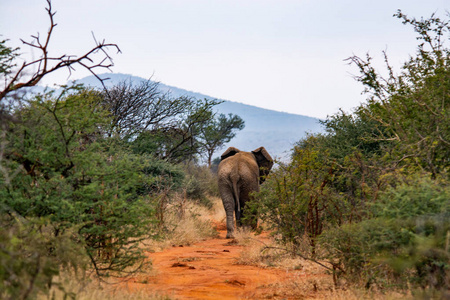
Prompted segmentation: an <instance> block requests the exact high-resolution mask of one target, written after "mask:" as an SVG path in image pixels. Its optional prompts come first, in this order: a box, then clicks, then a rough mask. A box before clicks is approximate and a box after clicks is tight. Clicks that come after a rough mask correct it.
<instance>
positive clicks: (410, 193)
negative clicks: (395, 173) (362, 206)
mask: <svg viewBox="0 0 450 300" xmlns="http://www.w3.org/2000/svg"><path fill="white" fill-rule="evenodd" d="M428 178H429V177H424V178H418V177H416V178H412V179H409V180H407V182H405V183H402V184H398V185H397V186H396V187H391V188H389V189H388V190H387V191H386V192H384V193H382V194H381V195H380V200H379V202H377V203H376V204H373V205H372V206H371V210H372V214H373V215H374V217H375V218H373V219H369V220H364V221H362V222H358V223H353V224H347V225H344V226H340V227H338V228H334V229H329V230H327V231H325V232H324V233H323V234H322V235H321V237H320V244H321V248H322V249H323V250H324V251H325V253H326V254H325V257H326V258H327V259H329V260H331V261H333V262H334V263H337V264H340V265H341V266H342V270H344V272H345V273H346V275H347V276H348V277H350V278H353V279H357V280H361V281H362V282H363V283H364V284H365V285H366V286H370V285H371V284H378V285H381V286H388V285H390V284H393V283H396V284H398V285H399V286H400V287H406V286H407V284H411V285H412V286H415V287H421V288H429V289H431V290H445V289H447V288H448V287H449V272H450V263H449V262H450V254H449V251H448V239H449V236H450V234H449V232H450V209H449V208H450V207H449V199H450V190H449V187H448V186H447V185H443V184H442V183H441V182H437V181H432V180H430V179H428Z"/></svg>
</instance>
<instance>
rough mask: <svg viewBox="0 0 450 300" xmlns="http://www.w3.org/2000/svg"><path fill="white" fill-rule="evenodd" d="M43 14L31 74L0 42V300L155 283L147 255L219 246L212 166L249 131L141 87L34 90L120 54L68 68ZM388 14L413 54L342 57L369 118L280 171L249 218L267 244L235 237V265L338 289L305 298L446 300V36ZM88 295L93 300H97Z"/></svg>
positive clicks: (340, 119) (191, 102)
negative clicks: (301, 273) (299, 271)
mask: <svg viewBox="0 0 450 300" xmlns="http://www.w3.org/2000/svg"><path fill="white" fill-rule="evenodd" d="M47 4H48V7H47V12H48V16H49V19H50V24H51V25H50V30H49V31H48V35H47V36H46V41H40V40H39V36H37V37H34V40H33V41H31V42H24V45H25V46H30V47H32V48H35V50H36V51H38V52H39V53H42V55H41V56H40V57H39V58H38V59H37V60H34V61H31V62H29V63H27V62H25V63H22V62H20V61H19V59H20V53H19V49H14V48H11V47H9V46H8V40H0V79H1V82H2V86H1V87H0V89H1V91H0V228H1V231H0V298H2V299H3V298H5V299H33V298H36V297H44V298H45V297H50V298H51V297H56V298H63V297H72V298H75V297H76V295H77V294H80V295H81V294H83V293H84V292H85V291H86V286H88V285H89V284H92V282H95V283H96V284H97V283H98V282H113V281H114V280H115V279H118V280H122V279H123V278H126V277H127V276H133V275H134V274H136V273H137V272H140V271H144V272H151V262H150V261H148V260H147V259H146V258H147V256H146V253H145V252H146V251H158V250H161V249H164V248H165V247H170V246H172V245H189V244H192V243H195V242H198V241H201V240H202V239H205V238H212V237H215V236H216V235H217V231H216V229H215V228H216V226H217V225H218V224H220V223H221V222H223V211H222V208H221V207H220V201H219V200H218V199H217V196H218V195H217V194H218V192H217V186H216V179H215V177H214V173H213V172H211V169H213V168H214V165H213V164H214V162H213V155H214V154H215V153H216V151H218V150H220V149H221V147H222V146H223V145H224V144H225V143H227V142H229V141H230V140H231V139H232V138H233V137H234V136H235V134H236V133H237V132H238V131H239V130H241V129H242V128H243V127H244V122H243V120H242V119H241V118H240V117H239V116H236V115H228V116H226V115H222V114H220V115H217V114H215V112H214V111H215V110H214V107H215V106H216V105H217V104H219V103H220V102H219V101H215V100H206V99H205V100H200V99H193V98H188V97H179V98H172V97H171V96H170V95H169V94H164V93H161V92H160V91H159V89H158V84H157V83H155V82H152V81H150V80H149V81H146V82H142V83H138V84H133V83H129V82H122V83H119V84H117V85H115V86H112V87H106V86H104V89H102V90H93V89H90V88H87V87H84V86H80V85H68V86H61V87H59V88H58V89H56V90H48V91H45V92H42V93H39V94H33V93H31V92H29V90H27V89H26V88H27V87H33V86H36V85H37V84H38V83H39V81H40V80H41V79H42V78H43V77H45V76H46V75H47V74H49V73H52V72H57V71H59V70H61V69H64V68H69V69H70V70H72V69H73V67H74V66H78V67H82V68H86V69H88V70H89V71H91V72H92V73H93V74H94V75H95V71H96V70H98V69H102V68H103V69H104V68H110V67H111V66H112V58H111V57H110V55H109V54H108V51H111V50H119V48H118V47H117V45H115V44H107V43H104V42H103V43H98V44H97V45H96V46H95V47H94V48H93V49H91V50H90V51H87V52H86V54H85V55H84V56H80V58H78V59H73V57H74V56H72V55H62V56H58V57H53V58H52V57H48V56H47V54H48V51H47V50H48V47H49V40H50V38H51V35H52V31H53V29H54V20H53V18H54V16H55V14H54V13H53V11H52V8H51V2H50V1H47ZM395 16H396V17H398V18H399V19H400V20H402V22H403V23H404V24H406V25H408V26H411V27H412V29H413V30H415V32H417V35H418V41H419V45H418V47H417V51H416V54H415V56H412V57H410V58H409V59H408V60H407V61H406V62H405V63H404V64H403V66H402V68H401V71H400V72H399V73H398V74H397V73H396V71H395V70H394V68H393V67H391V65H390V64H389V60H388V56H387V54H386V53H384V58H385V62H386V72H379V71H378V70H376V69H375V68H374V67H373V64H372V58H371V57H369V56H367V57H365V58H360V57H358V56H354V57H350V58H349V62H350V63H351V64H352V65H354V66H356V67H357V68H358V70H359V72H360V73H359V75H358V76H356V79H357V80H358V81H360V82H361V83H362V85H363V86H364V88H365V92H366V93H367V95H368V99H367V102H366V103H364V104H361V105H360V106H359V107H357V108H356V109H355V111H354V112H352V113H346V112H343V111H340V112H338V113H336V114H335V115H332V116H330V117H328V118H327V119H326V120H324V121H323V122H322V124H323V126H324V128H325V133H324V134H317V135H310V136H308V137H307V138H305V139H304V140H301V141H299V142H298V143H297V144H296V145H295V147H294V149H293V150H292V154H291V160H290V161H289V162H284V163H283V162H278V167H277V168H275V170H274V171H273V172H272V173H271V174H270V175H269V176H268V178H267V180H266V182H265V184H264V185H262V189H261V192H260V193H259V194H258V195H255V196H256V198H258V201H257V202H256V201H255V202H254V203H253V204H252V207H253V209H254V210H255V211H257V212H258V215H259V219H260V220H261V222H262V224H263V225H262V227H261V228H263V227H264V228H265V229H268V230H269V231H270V232H271V233H272V234H273V239H274V242H273V243H272V244H270V245H261V244H260V243H256V242H254V241H253V242H252V239H251V238H249V235H250V234H249V233H246V232H241V233H240V234H241V235H239V234H238V236H237V242H238V243H241V244H243V245H246V246H247V247H248V249H249V251H246V252H245V253H243V256H242V257H241V258H240V259H239V260H238V261H237V263H240V264H252V265H259V266H262V267H282V268H292V269H295V268H309V269H310V270H312V271H311V272H315V271H314V270H319V269H320V270H324V269H325V270H327V272H329V274H330V275H331V276H330V280H328V281H326V282H323V283H321V282H312V283H311V285H310V288H312V289H314V290H317V289H319V290H320V289H330V291H336V290H341V291H342V293H343V295H344V296H343V297H346V298H348V297H347V296H345V295H347V294H346V293H347V292H346V291H348V290H349V289H355V290H358V291H364V293H371V292H374V293H377V295H380V294H381V295H383V294H384V293H391V292H395V293H400V295H406V294H408V295H412V296H417V297H436V298H439V297H442V298H443V297H446V296H448V295H449V294H448V293H449V289H450V283H449V278H450V276H449V275H450V249H449V247H450V185H449V179H450V178H449V173H448V172H449V167H450V160H449V157H450V127H449V126H450V118H449V116H450V115H449V114H450V113H449V111H450V48H448V45H447V43H448V40H449V37H450V26H449V25H448V21H446V20H442V19H439V18H437V17H436V16H434V15H433V16H431V17H430V18H428V19H421V20H417V19H411V18H409V17H408V16H406V15H404V14H403V13H402V12H400V11H399V12H398V13H397V14H396V15H395ZM94 54H95V55H100V56H101V57H100V58H98V57H97V56H94ZM35 66H36V68H34V67H35ZM32 70H34V71H32ZM381 73H383V74H386V75H384V77H383V76H382V75H381ZM216 154H217V153H216ZM211 215H213V216H214V217H213V218H212V220H211V218H210V217H205V216H211ZM306 262H308V263H306ZM74 279H75V280H74ZM74 281H76V282H77V284H76V285H73V282H74ZM275 288H280V289H281V288H285V287H275ZM295 288H299V293H301V290H302V288H303V287H298V286H297V287H294V286H290V287H287V288H286V289H287V290H289V289H290V290H293V289H295ZM95 293H98V294H95V295H94V294H93V295H88V296H86V297H87V299H89V298H96V297H97V298H104V297H106V296H105V294H102V293H103V292H101V291H95ZM364 295H366V294H364ZM141 296H142V298H147V297H148V296H149V295H147V294H145V295H141ZM141 296H140V295H136V294H135V295H133V296H130V297H129V298H130V299H140V298H139V297H141ZM287 296H289V295H287ZM117 297H118V298H120V299H127V298H128V295H125V294H120V293H119V294H118V296H117ZM152 297H154V298H155V299H165V298H164V296H159V295H152ZM336 297H337V296H336Z"/></svg>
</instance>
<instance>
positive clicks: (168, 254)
mask: <svg viewBox="0 0 450 300" xmlns="http://www.w3.org/2000/svg"><path fill="white" fill-rule="evenodd" d="M219 234H220V235H219V238H215V239H210V240H206V241H203V242H200V243H197V244H195V245H192V246H183V247H181V246H175V247H172V248H169V249H166V250H164V251H162V252H157V253H149V258H150V259H151V260H152V261H153V268H154V273H153V274H152V275H145V276H139V277H137V278H134V279H133V280H131V281H129V282H128V283H127V284H126V285H127V287H128V289H129V290H131V291H136V290H140V291H142V290H146V291H148V292H152V293H155V292H156V293H158V294H159V295H168V296H170V297H171V298H175V299H262V298H264V299H298V296H299V295H297V296H294V295H292V294H290V293H286V292H283V290H286V286H289V285H292V284H293V282H295V286H296V287H299V286H300V288H301V290H302V293H301V294H302V295H301V298H303V299H304V298H305V297H306V298H310V297H313V298H314V296H318V295H317V294H315V293H314V292H313V289H312V288H311V279H313V280H314V278H315V277H317V278H323V277H324V276H326V275H325V274H316V275H312V274H307V272H305V271H302V270H292V269H275V268H260V267H255V266H248V265H238V264H236V258H237V257H239V254H240V253H241V251H246V249H247V248H246V247H245V246H241V245H236V243H233V241H232V240H227V239H225V234H226V232H225V231H223V230H221V231H219ZM258 239H260V240H267V239H268V238H267V237H264V236H259V237H258Z"/></svg>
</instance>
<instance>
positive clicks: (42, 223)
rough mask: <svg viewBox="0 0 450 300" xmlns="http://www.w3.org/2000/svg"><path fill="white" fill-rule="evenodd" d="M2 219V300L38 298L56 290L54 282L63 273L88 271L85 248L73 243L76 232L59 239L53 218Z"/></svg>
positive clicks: (0, 259) (0, 236)
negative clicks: (53, 224) (50, 219)
mask: <svg viewBox="0 0 450 300" xmlns="http://www.w3.org/2000/svg"><path fill="white" fill-rule="evenodd" d="M0 217H1V220H0V223H1V225H2V230H1V231H0V298H2V299H7V298H11V299H12V297H11V296H15V297H14V299H27V298H35V297H36V295H37V293H38V292H39V291H46V292H48V290H49V289H50V288H51V287H52V284H53V285H54V286H55V283H53V282H52V279H53V277H54V276H55V275H57V274H59V272H60V270H61V269H64V270H78V271H79V270H81V269H83V268H85V267H86V265H87V260H86V259H85V256H83V245H82V244H77V243H76V242H75V241H74V240H73V238H72V235H73V234H74V232H72V230H69V231H66V232H65V233H63V234H59V235H55V234H54V232H53V231H52V228H51V227H50V226H49V224H50V221H49V218H28V219H24V218H21V217H20V216H18V215H16V214H10V215H6V214H2V215H1V216H0ZM57 287H58V288H59V289H62V292H63V293H65V291H64V289H63V288H62V287H61V286H57ZM8 296H9V297H8Z"/></svg>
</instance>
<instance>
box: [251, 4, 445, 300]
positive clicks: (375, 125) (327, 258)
mask: <svg viewBox="0 0 450 300" xmlns="http://www.w3.org/2000/svg"><path fill="white" fill-rule="evenodd" d="M396 16H397V17H398V18H401V19H402V20H403V22H404V24H409V25H412V27H413V28H414V30H415V31H416V32H417V33H418V35H419V37H418V39H419V40H420V41H421V42H422V43H421V44H419V46H418V51H417V55H416V56H415V57H411V58H409V60H408V61H407V62H406V63H405V64H404V65H403V67H402V72H401V73H400V74H399V75H396V74H395V73H394V71H393V68H392V67H391V66H390V65H389V62H388V59H387V55H386V53H384V55H385V61H386V65H387V71H388V77H387V78H384V77H382V76H381V75H380V73H379V72H378V71H377V70H375V68H374V67H373V66H372V62H371V57H369V56H367V58H366V59H361V58H359V57H357V56H354V57H351V58H350V61H351V62H352V63H354V64H356V66H357V67H358V68H359V71H360V73H361V76H358V77H357V80H359V81H360V82H361V83H362V84H363V85H364V86H365V88H366V90H365V91H366V92H367V93H368V94H369V99H368V101H367V103H365V104H362V105H360V106H359V107H357V108H356V109H355V111H354V112H353V113H352V114H348V113H345V112H343V111H340V112H339V113H337V114H335V115H333V116H331V117H328V118H327V120H325V121H323V122H322V125H323V126H324V127H325V133H324V134H318V135H314V136H309V137H307V138H306V139H303V140H301V141H299V142H298V143H297V145H296V146H295V148H294V149H293V152H292V157H291V158H292V160H291V161H290V162H289V163H287V164H280V166H279V168H278V169H277V170H275V171H274V172H272V173H271V175H269V177H268V179H267V181H266V183H265V185H264V186H263V187H262V189H261V193H259V194H258V195H256V196H257V198H259V200H258V201H259V202H258V203H259V204H257V203H256V202H254V203H253V206H254V207H258V206H259V207H258V209H259V213H260V217H261V218H262V219H263V221H266V222H267V223H269V226H271V228H272V229H274V233H275V234H277V236H278V237H280V239H281V240H282V241H283V242H284V243H285V244H286V245H287V246H289V247H291V245H294V249H293V250H294V253H296V254H297V255H300V256H301V257H303V258H307V259H310V260H312V261H314V262H316V263H318V264H321V265H323V266H325V265H326V266H328V265H330V266H331V267H329V269H330V270H332V271H333V275H334V279H335V283H336V284H337V283H338V278H339V276H343V277H345V278H346V280H347V282H353V283H358V284H363V285H364V286H365V287H366V288H371V287H373V286H375V287H377V288H388V287H399V288H411V289H413V290H414V289H416V288H421V289H422V291H423V295H444V294H445V293H446V291H447V290H448V287H449V280H450V279H449V278H450V271H449V270H450V265H449V261H450V255H449V248H448V245H449V244H448V243H449V242H448V241H449V236H450V233H449V232H450V222H449V221H448V220H450V210H449V209H450V201H449V199H450V194H449V193H450V190H449V185H448V178H449V177H448V171H449V159H448V157H450V153H449V149H450V147H449V135H450V128H449V127H448V124H450V120H449V114H448V112H449V108H450V107H449V106H448V105H449V103H450V101H449V93H448V89H449V87H450V84H449V83H450V81H449V78H450V76H449V74H450V73H449V70H450V64H449V62H450V50H449V49H448V48H446V47H445V43H446V42H447V40H448V38H447V35H448V34H449V33H450V32H449V30H450V26H449V25H448V22H447V21H442V20H441V19H439V18H437V17H435V16H434V15H433V16H431V18H429V19H426V20H424V19H422V20H416V19H410V18H408V17H407V16H405V15H404V14H402V13H401V12H400V11H399V12H398V13H397V14H396ZM310 224H313V226H311V225H310ZM302 239H303V240H306V241H307V242H308V243H309V247H305V246H304V244H305V242H304V241H302ZM314 250H315V251H314ZM319 260H320V261H319ZM327 268H328V267H327Z"/></svg>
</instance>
